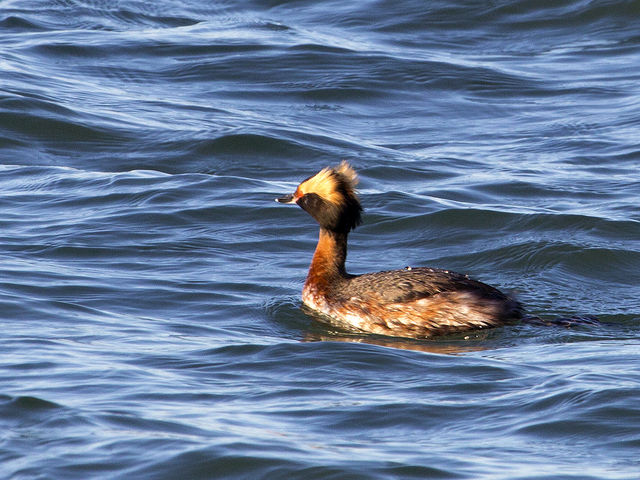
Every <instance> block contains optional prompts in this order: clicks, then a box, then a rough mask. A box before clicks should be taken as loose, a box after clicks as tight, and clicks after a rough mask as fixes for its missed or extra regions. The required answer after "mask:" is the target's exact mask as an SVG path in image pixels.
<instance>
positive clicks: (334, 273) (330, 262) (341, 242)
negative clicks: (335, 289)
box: [305, 228, 348, 287]
mask: <svg viewBox="0 0 640 480" xmlns="http://www.w3.org/2000/svg"><path fill="white" fill-rule="evenodd" d="M347 236H348V234H347V233H339V232H334V231H331V230H326V229H324V228H321V229H320V237H319V238H318V245H317V246H316V251H315V253H314V254H313V259H312V260H311V266H310V267H309V274H308V275H307V281H306V283H305V285H311V284H313V285H316V286H318V287H323V286H326V285H328V283H329V282H331V281H332V280H336V279H338V278H345V277H347V276H348V275H347V272H346V270H345V267H344V262H345V260H346V259H347Z"/></svg>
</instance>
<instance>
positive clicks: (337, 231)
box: [276, 161, 522, 338]
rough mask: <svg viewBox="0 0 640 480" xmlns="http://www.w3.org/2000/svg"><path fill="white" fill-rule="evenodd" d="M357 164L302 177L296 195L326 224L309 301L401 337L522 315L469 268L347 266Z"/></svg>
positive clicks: (355, 213)
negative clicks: (465, 271) (356, 269)
mask: <svg viewBox="0 0 640 480" xmlns="http://www.w3.org/2000/svg"><path fill="white" fill-rule="evenodd" d="M357 183H358V177H357V175H356V172H355V171H354V170H353V168H351V166H349V164H347V163H346V162H344V161H343V162H342V163H341V164H340V165H338V166H336V167H327V168H324V169H322V170H321V171H320V172H318V173H317V174H316V175H313V176H312V177H309V178H307V179H306V180H304V181H303V182H302V183H300V185H298V188H297V189H296V191H295V192H294V193H293V194H291V195H286V196H284V197H281V198H278V199H276V201H278V202H281V203H296V204H297V205H299V206H300V207H302V208H303V209H304V210H305V211H307V212H308V213H309V214H310V215H311V216H312V217H313V218H314V219H315V220H316V221H317V222H318V224H319V225H320V237H319V240H318V245H317V247H316V251H315V253H314V255H313V259H312V261H311V266H310V267H309V274H308V275H307V280H306V281H305V284H304V288H303V290H302V300H303V303H304V304H305V305H306V306H307V307H309V308H311V309H313V310H315V311H317V312H319V313H321V314H323V316H324V318H325V320H327V321H328V322H330V323H332V324H335V325H337V326H339V327H341V328H345V329H348V330H354V331H359V332H370V333H376V334H382V335H391V336H398V337H414V338H425V337H431V336H434V335H438V334H444V333H453V332H460V331H465V330H472V329H479V328H486V327H494V326H498V325H502V324H505V323H508V322H511V321H515V320H518V319H520V318H521V317H522V307H521V305H520V303H518V302H517V301H516V300H514V299H512V298H510V297H509V296H507V295H505V294H503V293H502V292H500V291H499V290H497V289H495V288H493V287H491V286H489V285H486V284H484V283H481V282H478V281H476V280H472V279H470V278H469V277H467V276H466V275H461V274H459V273H455V272H450V271H448V270H441V269H436V268H427V267H419V268H405V269H402V270H389V271H384V272H377V273H368V274H364V275H350V274H348V273H347V272H346V270H345V260H346V257H347V236H348V235H349V232H350V231H351V230H352V229H353V228H355V227H356V226H357V225H358V224H359V223H360V212H361V211H362V207H361V206H360V201H359V200H358V197H357V195H356V192H355V187H356V185H357Z"/></svg>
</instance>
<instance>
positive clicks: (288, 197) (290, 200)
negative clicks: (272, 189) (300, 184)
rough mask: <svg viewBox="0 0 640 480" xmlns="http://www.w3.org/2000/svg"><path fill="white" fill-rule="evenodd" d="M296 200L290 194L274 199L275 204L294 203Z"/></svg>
mask: <svg viewBox="0 0 640 480" xmlns="http://www.w3.org/2000/svg"><path fill="white" fill-rule="evenodd" d="M296 200H297V198H296V197H295V195H294V194H293V193H290V194H289V195H285V196H284V197H278V198H276V202H278V203H296Z"/></svg>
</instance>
